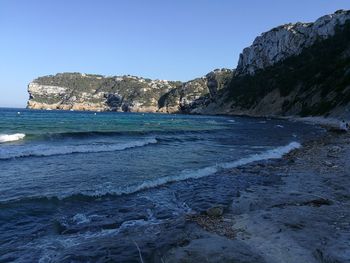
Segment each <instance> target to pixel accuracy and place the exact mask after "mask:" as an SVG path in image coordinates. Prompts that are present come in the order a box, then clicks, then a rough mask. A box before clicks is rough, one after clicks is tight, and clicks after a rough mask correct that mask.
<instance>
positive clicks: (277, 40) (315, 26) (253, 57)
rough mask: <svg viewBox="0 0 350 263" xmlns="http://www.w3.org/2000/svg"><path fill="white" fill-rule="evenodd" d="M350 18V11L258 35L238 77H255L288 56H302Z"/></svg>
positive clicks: (240, 63) (243, 57)
mask: <svg viewBox="0 0 350 263" xmlns="http://www.w3.org/2000/svg"><path fill="white" fill-rule="evenodd" d="M349 19H350V11H345V10H339V11H337V12H335V13H334V14H330V15H325V16H323V17H320V18H319V19H317V20H316V21H315V22H314V23H296V24H285V25H282V26H279V27H276V28H274V29H272V30H270V31H268V32H265V33H263V34H261V36H258V37H257V38H256V39H255V40H254V42H253V44H252V45H251V46H250V47H247V48H245V49H244V50H243V52H242V54H241V55H240V58H239V61H238V65H237V69H236V74H237V75H243V74H251V75H253V74H254V73H255V72H256V71H258V70H261V69H265V68H267V67H269V66H272V65H274V64H276V63H278V62H280V61H283V60H285V59H286V58H288V57H291V56H295V55H299V54H300V53H301V52H302V51H303V50H304V49H305V48H307V47H310V46H312V45H313V44H314V43H316V42H317V41H320V40H324V39H327V38H329V37H331V36H333V35H334V34H335V32H336V28H337V27H339V26H342V25H344V24H345V22H346V21H348V20H349Z"/></svg>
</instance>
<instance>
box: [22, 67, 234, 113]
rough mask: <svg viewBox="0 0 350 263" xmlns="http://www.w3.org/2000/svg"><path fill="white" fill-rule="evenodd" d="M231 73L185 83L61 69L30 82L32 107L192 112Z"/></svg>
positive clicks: (207, 76) (220, 85)
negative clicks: (54, 73) (108, 75)
mask: <svg viewBox="0 0 350 263" xmlns="http://www.w3.org/2000/svg"><path fill="white" fill-rule="evenodd" d="M231 76H232V71H231V70H228V69H221V70H215V71H213V72H211V73H209V74H207V75H206V76H204V77H202V78H198V79H195V80H192V81H189V82H185V83H182V82H180V81H167V80H151V79H146V78H141V77H135V76H130V75H127V76H112V77H105V76H101V75H92V74H81V73H59V74H56V75H54V76H44V77H39V78H37V79H35V80H34V81H33V82H31V83H30V84H29V85H28V92H29V96H30V98H29V101H28V108H31V109H62V110H91V111H124V112H129V111H130V112H167V113H174V112H180V111H183V110H184V109H185V108H188V112H189V113H191V110H190V109H191V105H192V103H195V102H196V103H197V104H199V103H198V102H197V100H198V99H199V98H201V97H207V99H208V100H209V99H210V98H211V97H213V96H215V95H216V93H217V91H218V90H220V89H221V88H223V87H224V86H225V85H226V84H227V83H228V82H229V79H230V78H231Z"/></svg>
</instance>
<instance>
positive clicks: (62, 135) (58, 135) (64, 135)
mask: <svg viewBox="0 0 350 263" xmlns="http://www.w3.org/2000/svg"><path fill="white" fill-rule="evenodd" d="M215 132H217V130H214V129H213V130H188V131H186V130H185V131H184V130H139V131H82V132H78V131H77V132H48V133H42V134H27V136H26V137H28V139H30V140H38V139H39V140H47V139H49V140H61V139H72V138H73V139H88V138H101V137H114V136H135V137H136V136H158V135H201V134H211V133H215Z"/></svg>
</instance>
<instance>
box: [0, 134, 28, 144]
mask: <svg viewBox="0 0 350 263" xmlns="http://www.w3.org/2000/svg"><path fill="white" fill-rule="evenodd" d="M25 136H26V135H25V134H24V133H15V134H0V143H4V142H14V141H18V140H22V139H23V138H24V137H25Z"/></svg>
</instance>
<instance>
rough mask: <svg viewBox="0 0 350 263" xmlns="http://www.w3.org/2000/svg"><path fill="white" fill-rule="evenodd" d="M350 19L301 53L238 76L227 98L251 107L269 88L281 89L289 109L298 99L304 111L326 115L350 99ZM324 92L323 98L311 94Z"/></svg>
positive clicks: (231, 85) (228, 90)
mask: <svg viewBox="0 0 350 263" xmlns="http://www.w3.org/2000/svg"><path fill="white" fill-rule="evenodd" d="M349 86H350V22H347V23H346V24H345V25H344V26H342V27H338V28H336V34H335V35H334V36H333V37H330V38H328V39H326V40H319V41H317V42H316V43H315V44H314V45H312V46H311V47H309V48H305V49H304V50H303V52H302V53H301V54H300V55H298V56H293V57H290V58H287V59H285V60H284V61H281V62H279V63H277V64H275V65H273V66H271V67H268V68H266V69H264V70H261V71H258V72H257V73H256V74H255V75H253V76H250V75H247V76H237V77H234V78H233V79H232V81H231V83H230V84H229V87H228V89H227V90H226V102H232V101H234V102H235V105H236V106H240V107H243V108H250V107H252V106H254V105H256V104H257V103H258V102H259V101H260V100H261V99H262V98H263V97H264V96H265V95H267V94H268V93H269V92H271V91H273V90H275V89H278V90H279V91H280V94H281V96H283V97H286V96H288V95H290V94H291V93H292V92H297V94H296V96H293V98H294V99H293V100H290V101H285V102H284V104H283V109H282V110H283V112H284V113H287V112H288V110H290V109H291V108H292V107H293V106H294V105H295V104H296V103H299V104H301V105H302V109H301V111H300V112H299V114H301V115H324V114H327V113H329V111H330V110H331V109H332V108H334V107H335V106H337V105H344V104H346V103H348V102H349V101H350V90H349ZM315 94H320V99H319V102H316V103H311V98H312V97H313V96H315Z"/></svg>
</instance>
